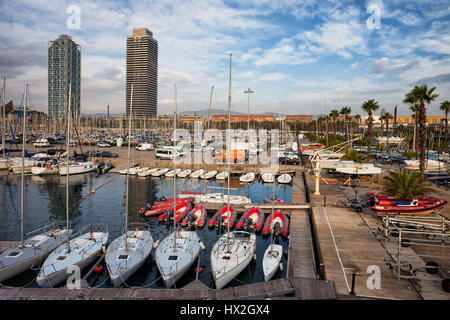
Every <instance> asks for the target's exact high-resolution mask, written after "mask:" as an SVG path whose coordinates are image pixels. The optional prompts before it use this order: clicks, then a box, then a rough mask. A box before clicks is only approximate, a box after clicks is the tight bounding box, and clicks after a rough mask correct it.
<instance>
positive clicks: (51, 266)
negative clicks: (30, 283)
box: [36, 232, 109, 287]
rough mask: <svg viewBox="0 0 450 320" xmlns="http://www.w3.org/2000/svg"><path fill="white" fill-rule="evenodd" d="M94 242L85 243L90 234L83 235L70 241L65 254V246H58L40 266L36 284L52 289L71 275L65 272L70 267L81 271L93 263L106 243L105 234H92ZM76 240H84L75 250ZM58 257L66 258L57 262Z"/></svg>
mask: <svg viewBox="0 0 450 320" xmlns="http://www.w3.org/2000/svg"><path fill="white" fill-rule="evenodd" d="M93 234H94V238H95V241H94V240H91V242H92V243H91V242H86V239H88V238H89V236H90V234H89V233H85V234H83V235H81V236H79V237H77V238H75V239H72V240H71V241H70V246H71V251H70V253H68V254H67V252H66V251H67V250H66V248H67V244H66V243H64V244H62V245H60V246H59V247H58V248H57V249H56V250H55V251H53V252H52V253H50V255H49V256H48V257H47V259H46V260H45V262H44V265H43V266H42V268H41V270H40V272H39V275H38V276H37V278H36V283H37V284H38V285H39V286H45V287H54V286H56V285H58V284H60V283H61V282H63V281H65V280H66V279H67V278H68V277H69V276H70V274H71V273H68V272H67V269H68V268H69V267H70V266H78V267H79V268H80V270H83V269H84V268H86V267H87V266H88V265H90V264H91V263H93V262H94V261H95V260H96V259H97V258H98V254H99V253H100V252H101V251H102V248H103V246H105V244H106V243H107V242H108V236H109V235H108V233H107V232H94V233H93ZM78 240H84V241H85V245H83V246H82V247H81V248H77V244H78ZM60 256H67V258H66V259H65V260H64V261H62V262H59V261H58V260H57V258H58V257H60Z"/></svg>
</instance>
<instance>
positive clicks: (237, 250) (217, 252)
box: [210, 54, 256, 289]
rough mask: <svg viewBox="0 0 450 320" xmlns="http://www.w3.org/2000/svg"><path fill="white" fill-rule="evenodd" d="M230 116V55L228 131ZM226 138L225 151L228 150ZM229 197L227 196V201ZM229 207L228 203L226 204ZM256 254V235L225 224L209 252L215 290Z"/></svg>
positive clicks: (237, 272)
mask: <svg viewBox="0 0 450 320" xmlns="http://www.w3.org/2000/svg"><path fill="white" fill-rule="evenodd" d="M230 114H231V54H230V80H229V89H228V129H230V117H231V116H230ZM228 138H229V137H228V136H227V150H228V149H229V139H228ZM228 161H229V157H226V161H225V166H226V167H227V168H226V169H225V171H227V172H228ZM227 184H228V185H227V190H228V195H229V193H230V177H229V176H228V177H227ZM229 199H230V197H229V196H228V198H227V200H229ZM228 206H229V203H228ZM255 252H256V235H255V234H253V233H249V232H245V231H232V232H230V224H229V223H228V224H227V233H225V234H224V235H222V237H220V238H219V240H218V241H217V242H216V243H215V244H214V247H213V249H212V251H211V257H210V259H211V269H212V274H213V279H214V283H215V286H216V288H217V289H221V288H223V287H224V286H226V285H227V284H228V283H229V282H230V281H231V280H233V279H234V278H235V277H236V276H238V275H239V274H240V273H241V272H242V271H243V270H244V269H245V268H246V267H247V266H248V264H249V263H250V261H251V260H252V258H253V257H254V255H255Z"/></svg>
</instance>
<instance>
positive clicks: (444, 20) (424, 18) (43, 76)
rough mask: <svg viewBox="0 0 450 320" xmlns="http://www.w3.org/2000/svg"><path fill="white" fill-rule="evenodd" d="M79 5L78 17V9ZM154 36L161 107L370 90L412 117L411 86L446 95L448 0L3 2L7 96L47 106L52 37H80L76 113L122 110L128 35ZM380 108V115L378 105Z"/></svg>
mask: <svg viewBox="0 0 450 320" xmlns="http://www.w3.org/2000/svg"><path fill="white" fill-rule="evenodd" d="M78 12H79V14H78ZM141 27H146V28H148V29H149V30H151V31H152V32H153V35H154V38H155V39H156V40H157V41H158V46H159V57H158V64H159V68H158V113H159V114H168V113H172V112H173V110H174V84H176V85H177V105H178V111H194V110H204V109H207V108H208V105H209V97H210V91H211V86H214V90H213V98H212V108H214V109H226V108H227V104H228V79H229V66H230V64H229V63H230V61H229V60H230V58H229V56H230V53H232V74H231V79H232V85H231V104H232V110H233V111H238V112H247V106H248V105H247V103H248V100H247V99H248V96H247V95H246V94H244V91H245V90H246V89H247V88H251V89H252V90H253V91H254V93H253V94H252V96H251V98H250V112H251V113H264V112H280V113H284V114H323V113H325V111H327V112H330V110H331V109H337V108H338V109H340V108H342V107H343V106H350V107H351V108H352V114H361V115H362V114H363V112H362V111H361V108H360V107H361V104H362V103H363V102H364V101H365V100H367V99H375V100H376V101H378V103H379V105H380V107H381V108H380V110H381V109H382V108H384V109H386V111H389V112H391V113H393V110H394V107H395V105H398V114H401V115H407V114H410V113H411V112H410V111H409V107H408V106H407V105H405V104H403V103H402V100H403V98H404V96H405V93H407V92H408V91H410V90H411V89H412V88H413V87H414V85H417V84H427V85H428V86H429V87H431V86H436V87H437V88H436V90H435V92H436V93H438V94H439V97H438V98H437V99H436V101H435V102H433V103H432V104H431V105H430V106H428V108H427V112H428V114H432V115H443V113H442V112H441V111H439V105H440V103H441V102H442V101H444V100H449V99H450V0H447V1H444V0H433V1H422V0H407V1H404V0H391V1H381V0H371V1H348V0H319V1H315V0H301V1H295V0H285V1H269V0H239V1H234V0H228V1H224V0H149V1H146V0H125V1H106V0H98V1H66V0H32V1H29V0H14V1H0V43H1V49H0V75H1V76H5V77H6V90H7V92H6V99H7V100H8V101H9V100H10V99H13V100H14V103H15V104H20V100H21V97H22V93H23V88H24V85H25V84H26V83H28V84H29V85H30V94H29V98H30V100H29V103H28V104H29V105H32V106H33V107H34V108H35V109H37V110H41V111H47V44H48V41H50V40H54V39H56V38H57V37H58V36H59V35H60V34H68V35H70V36H71V37H72V39H73V40H74V41H75V42H77V43H78V44H80V45H81V48H82V49H81V50H82V56H81V63H82V65H81V73H82V76H81V112H82V113H84V114H91V113H99V112H100V113H103V112H104V113H106V106H107V105H109V106H110V112H111V113H121V112H122V113H123V112H125V72H126V64H125V57H126V38H127V36H129V35H131V33H132V29H133V28H141ZM375 114H376V113H375Z"/></svg>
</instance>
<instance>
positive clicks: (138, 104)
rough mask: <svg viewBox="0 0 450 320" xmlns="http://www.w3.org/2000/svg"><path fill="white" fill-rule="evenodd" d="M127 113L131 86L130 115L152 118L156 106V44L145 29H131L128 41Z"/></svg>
mask: <svg viewBox="0 0 450 320" xmlns="http://www.w3.org/2000/svg"><path fill="white" fill-rule="evenodd" d="M126 81H127V83H126V113H127V116H128V114H129V113H130V98H131V85H132V84H133V114H134V115H136V116H138V117H139V116H144V117H155V116H156V114H157V103H158V41H156V40H155V39H154V38H153V33H152V32H151V31H150V30H148V29H147V28H139V29H133V35H132V36H128V37H127V80H126Z"/></svg>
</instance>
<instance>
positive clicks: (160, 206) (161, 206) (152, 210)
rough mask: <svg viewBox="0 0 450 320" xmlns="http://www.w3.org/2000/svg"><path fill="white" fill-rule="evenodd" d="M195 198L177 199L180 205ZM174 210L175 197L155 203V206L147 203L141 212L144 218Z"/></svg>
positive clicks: (177, 203)
mask: <svg viewBox="0 0 450 320" xmlns="http://www.w3.org/2000/svg"><path fill="white" fill-rule="evenodd" d="M193 199H194V198H192V197H190V198H177V199H176V205H179V204H181V203H183V202H189V203H190V202H192V201H193ZM171 210H173V199H172V200H171V201H170V200H168V201H165V202H162V203H154V204H153V206H150V205H149V204H147V206H146V208H141V209H140V210H139V214H140V215H141V216H143V217H144V218H150V217H153V216H156V215H158V216H159V215H161V214H163V213H167V212H169V211H171Z"/></svg>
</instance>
